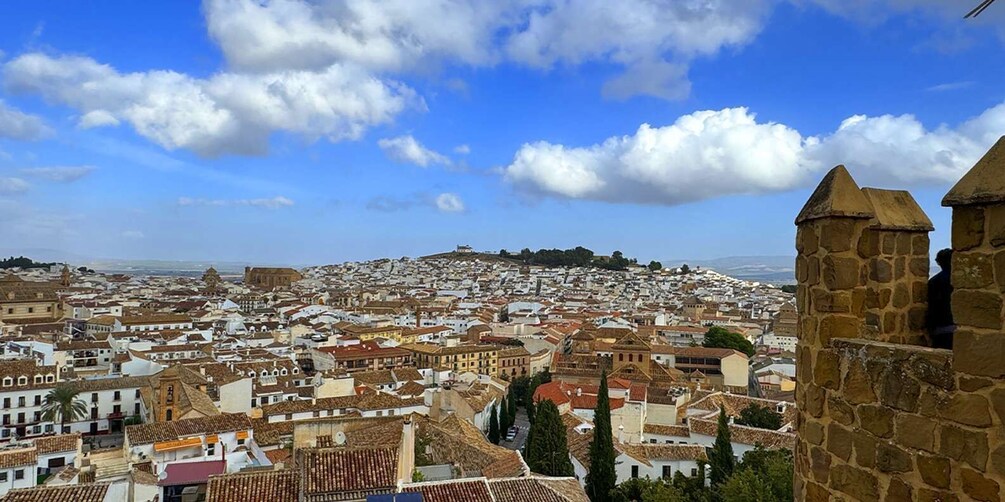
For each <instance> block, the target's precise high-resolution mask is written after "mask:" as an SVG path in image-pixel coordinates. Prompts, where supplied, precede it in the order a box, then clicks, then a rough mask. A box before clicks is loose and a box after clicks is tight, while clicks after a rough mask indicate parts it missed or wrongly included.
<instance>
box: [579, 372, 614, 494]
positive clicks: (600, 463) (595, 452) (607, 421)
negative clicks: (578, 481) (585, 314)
mask: <svg viewBox="0 0 1005 502" xmlns="http://www.w3.org/2000/svg"><path fill="white" fill-rule="evenodd" d="M615 457H617V455H615V453H614V437H613V434H612V432H611V401H610V397H609V396H608V392H607V370H604V371H603V372H602V373H601V374H600V390H598V391H597V407H596V408H594V410H593V440H592V441H590V472H589V473H587V474H586V494H587V495H588V496H589V497H590V500H592V501H593V502H599V501H604V500H608V496H609V494H610V491H611V490H613V489H614V486H615V485H616V484H617V483H618V473H617V472H615V470H614V459H615Z"/></svg>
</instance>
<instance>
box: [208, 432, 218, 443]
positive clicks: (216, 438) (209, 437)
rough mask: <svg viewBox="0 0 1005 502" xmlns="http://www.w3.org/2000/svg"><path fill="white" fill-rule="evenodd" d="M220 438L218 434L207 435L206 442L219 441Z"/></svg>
mask: <svg viewBox="0 0 1005 502" xmlns="http://www.w3.org/2000/svg"><path fill="white" fill-rule="evenodd" d="M219 442H220V438H219V437H218V436H217V435H216V434H210V435H208V436H206V444H213V443H219Z"/></svg>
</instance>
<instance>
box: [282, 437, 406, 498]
mask: <svg viewBox="0 0 1005 502" xmlns="http://www.w3.org/2000/svg"><path fill="white" fill-rule="evenodd" d="M297 454H298V457H299V458H298V459H297V464H298V465H299V466H301V468H302V472H303V476H304V479H303V483H302V484H303V492H304V495H306V496H307V497H311V496H317V495H335V494H364V495H366V494H375V493H390V492H391V491H393V490H394V489H395V487H396V486H397V483H398V448H396V447H395V448H379V449H357V450H346V449H335V448H306V449H302V450H298V452H297ZM336 500H338V498H336Z"/></svg>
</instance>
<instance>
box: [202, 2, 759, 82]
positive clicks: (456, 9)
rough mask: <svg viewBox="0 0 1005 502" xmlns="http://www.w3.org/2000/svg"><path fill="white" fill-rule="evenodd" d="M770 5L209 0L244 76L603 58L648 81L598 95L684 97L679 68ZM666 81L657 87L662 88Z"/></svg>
mask: <svg viewBox="0 0 1005 502" xmlns="http://www.w3.org/2000/svg"><path fill="white" fill-rule="evenodd" d="M772 5H773V2H770V1H768V0H748V1H745V2H731V1H725V0H713V1H704V2H681V1H678V0H625V1H621V2H610V1H607V0H583V1H579V2H568V1H566V0H500V1H492V2H485V1H481V0H432V1H426V2H415V1H409V0H390V1H386V2H341V1H335V0H321V1H318V2H307V1H301V0H274V1H270V2H259V1H253V0H208V1H207V2H205V3H204V7H203V10H204V12H205V16H206V24H207V27H208V30H209V34H210V36H211V37H212V38H213V40H215V41H216V42H217V43H218V44H219V46H220V49H221V51H222V52H223V54H224V57H225V58H226V59H227V61H228V63H229V64H230V65H231V66H232V67H234V68H238V69H240V70H242V71H254V72H270V71H277V70H280V69H283V70H286V69H300V70H317V69H319V68H324V67H327V66H328V65H331V64H336V63H345V62H349V63H353V64H357V65H360V66H362V67H365V68H367V69H368V70H370V71H373V72H398V73H403V72H423V71H428V68H429V67H430V66H431V65H432V66H435V65H438V64H440V63H460V64H464V65H468V66H473V67H485V66H491V65H495V64H498V63H500V62H506V61H509V62H513V63H516V64H520V65H524V66H528V67H533V68H539V69H542V70H548V69H551V68H553V67H556V66H558V65H566V66H576V65H580V64H583V63H588V62H600V63H609V64H613V65H616V66H619V67H623V68H626V69H627V70H628V73H630V74H632V75H636V76H647V77H657V80H656V81H655V82H653V81H640V80H636V79H634V78H627V77H626V78H617V77H616V78H615V80H614V81H612V83H611V84H610V88H609V89H607V90H606V92H607V94H608V95H611V96H616V97H627V96H629V95H634V94H650V95H654V96H658V97H664V98H677V97H680V96H682V95H683V94H684V93H685V91H686V89H687V88H689V84H687V82H686V81H687V75H686V73H687V67H688V65H689V63H690V62H691V61H692V60H693V59H695V58H697V57H701V56H711V55H714V54H716V53H717V52H718V51H719V50H721V49H722V48H724V47H733V46H742V45H744V44H747V43H749V42H750V41H751V40H752V39H753V38H754V36H756V35H757V33H759V32H760V30H761V28H762V26H763V24H764V20H765V19H766V17H767V14H768V13H769V11H770V7H771V6H772ZM664 86H665V87H664Z"/></svg>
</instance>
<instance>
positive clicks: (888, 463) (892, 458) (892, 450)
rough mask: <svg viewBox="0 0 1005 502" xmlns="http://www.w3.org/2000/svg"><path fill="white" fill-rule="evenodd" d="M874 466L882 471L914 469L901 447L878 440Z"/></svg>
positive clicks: (909, 456)
mask: <svg viewBox="0 0 1005 502" xmlns="http://www.w3.org/2000/svg"><path fill="white" fill-rule="evenodd" d="M856 454H857V450H856ZM856 458H858V457H856ZM876 467H878V468H879V470H880V471H883V472H907V471H911V470H913V469H914V463H913V462H912V461H911V455H910V454H909V453H907V452H906V451H904V450H903V449H902V448H898V447H896V446H893V445H891V444H889V443H885V442H880V443H879V446H878V448H877V449H876Z"/></svg>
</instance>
